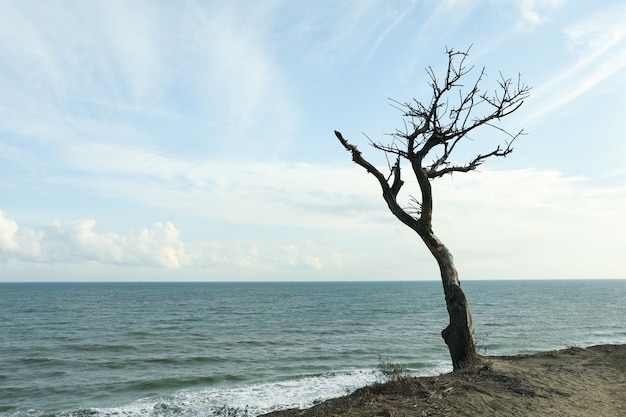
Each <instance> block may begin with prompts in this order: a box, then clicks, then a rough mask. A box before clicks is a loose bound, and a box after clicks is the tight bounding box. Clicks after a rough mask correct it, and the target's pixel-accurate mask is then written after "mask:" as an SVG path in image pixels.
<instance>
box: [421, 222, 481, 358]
mask: <svg viewBox="0 0 626 417" xmlns="http://www.w3.org/2000/svg"><path fill="white" fill-rule="evenodd" d="M420 237H421V238H422V240H424V242H425V243H426V245H427V246H428V248H429V249H430V251H431V253H432V254H433V256H434V257H435V259H436V260H437V263H438V264H439V270H440V272H441V281H442V283H443V291H444V294H445V298H446V307H447V309H448V315H449V316H450V324H449V325H448V326H447V327H446V328H445V329H443V331H442V332H441V336H443V340H444V341H445V342H446V345H448V350H449V351H450V357H451V358H452V367H453V369H454V370H457V369H461V368H465V367H467V366H469V365H471V363H472V362H473V360H474V359H475V357H476V347H475V345H474V327H473V325H472V315H471V314H470V309H469V305H468V304H467V299H466V298H465V294H464V293H463V290H462V289H461V284H460V282H459V276H458V273H457V271H456V268H455V267H454V260H453V258H452V254H451V253H450V251H448V248H446V246H445V245H444V244H443V243H442V242H441V241H440V240H439V239H438V238H437V236H435V235H434V233H433V232H432V231H431V230H428V231H422V233H420Z"/></svg>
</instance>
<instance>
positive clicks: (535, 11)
mask: <svg viewBox="0 0 626 417" xmlns="http://www.w3.org/2000/svg"><path fill="white" fill-rule="evenodd" d="M564 3H565V0H513V1H512V4H513V5H514V7H516V8H517V9H518V12H519V18H518V21H517V24H516V29H517V30H521V31H532V30H533V29H534V28H536V27H537V26H539V25H541V24H542V23H544V22H545V21H546V19H547V17H546V14H547V12H548V11H550V10H552V9H557V8H559V7H561V6H562V5H563V4H564Z"/></svg>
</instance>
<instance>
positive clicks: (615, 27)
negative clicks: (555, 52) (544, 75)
mask: <svg viewBox="0 0 626 417" xmlns="http://www.w3.org/2000/svg"><path fill="white" fill-rule="evenodd" d="M625 20H626V7H625V6H623V5H618V6H613V7H608V8H605V9H603V10H600V11H599V12H597V13H595V14H593V15H591V16H589V17H587V18H586V19H585V20H583V21H581V22H579V23H578V24H575V25H572V26H569V27H567V28H565V29H564V33H565V35H566V42H567V43H566V48H567V50H569V52H570V53H571V55H572V57H573V58H574V62H573V63H568V64H567V66H566V67H564V68H563V69H562V71H561V72H559V73H558V74H556V75H554V76H553V77H552V78H551V79H549V80H548V81H547V82H545V83H544V84H542V85H539V86H537V88H535V89H534V90H533V94H532V96H531V101H532V102H533V106H532V108H534V109H535V111H534V112H533V113H531V114H530V116H529V120H532V119H535V118H539V117H546V116H547V115H549V114H550V113H551V112H553V111H555V110H557V109H559V108H561V107H563V106H565V105H566V104H568V103H570V102H571V101H573V100H575V99H576V98H578V97H580V96H581V95H582V94H584V93H586V92H588V91H589V90H591V89H592V88H593V87H595V86H597V85H598V84H600V83H602V82H604V81H605V80H608V79H609V78H611V77H612V76H613V75H615V74H617V73H619V72H621V71H623V70H624V69H625V68H626V27H624V24H623V22H624V21H625Z"/></svg>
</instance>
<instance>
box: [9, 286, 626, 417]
mask: <svg viewBox="0 0 626 417" xmlns="http://www.w3.org/2000/svg"><path fill="white" fill-rule="evenodd" d="M463 288H464V290H465V292H466V294H467V297H468V300H469V302H470V307H471V309H472V314H473V318H474V322H475V323H474V324H475V331H476V340H477V342H478V344H479V347H480V348H481V349H483V351H484V353H487V354H493V355H501V354H517V353H531V352H536V351H541V350H550V349H557V348H563V347H566V346H571V345H577V346H588V345H592V344H602V343H626V327H625V325H624V320H623V317H626V304H625V303H624V301H625V300H626V281H625V280H586V281H579V280H559V281H467V282H465V283H463ZM446 324H447V313H446V310H445V305H444V303H443V295H442V290H441V284H440V283H439V282H428V281H426V282H425V281H421V282H420V281H417V282H368V283H365V282H352V283H349V282H340V283H336V282H335V283H295V282H293V283H123V284H120V283H71V284H70V283H56V284H0V417H9V416H11V417H23V416H79V415H93V416H112V415H121V416H164V417H166V416H174V415H176V416H198V415H206V416H210V415H215V414H216V413H217V412H218V411H219V410H223V409H224V408H225V407H226V408H230V409H240V410H247V413H248V414H249V415H255V414H258V413H261V412H267V411H271V410H273V409H277V408H284V407H304V406H310V405H312V404H313V403H314V402H316V401H321V400H324V399H327V398H330V397H334V396H339V395H343V394H346V393H347V392H349V391H351V390H353V389H355V388H358V387H359V386H362V385H365V384H367V383H371V382H373V381H375V380H376V379H378V378H379V375H377V373H376V367H377V365H378V363H379V356H380V355H382V356H383V357H385V358H387V359H389V360H391V361H393V362H397V363H399V364H401V365H403V366H404V367H405V368H408V369H410V370H411V372H412V373H413V374H416V375H425V374H437V373H441V372H446V371H448V370H450V364H449V358H448V352H447V350H446V347H445V345H444V344H443V341H442V339H441V337H440V336H439V333H440V331H441V329H442V328H443V327H445V326H446Z"/></svg>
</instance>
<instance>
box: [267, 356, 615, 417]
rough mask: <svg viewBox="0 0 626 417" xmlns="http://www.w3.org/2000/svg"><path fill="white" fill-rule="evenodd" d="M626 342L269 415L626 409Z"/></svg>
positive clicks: (365, 391)
mask: <svg viewBox="0 0 626 417" xmlns="http://www.w3.org/2000/svg"><path fill="white" fill-rule="evenodd" d="M624 415H626V345H597V346H591V347H588V348H579V347H571V348H567V349H562V350H555V351H549V352H542V353H537V354H532V355H516V356H484V357H482V356H481V357H480V358H479V359H478V360H477V363H476V364H475V365H474V366H472V367H471V368H469V369H465V370H462V371H457V372H451V373H447V374H443V375H440V376H433V377H419V378H413V377H407V378H403V379H397V380H392V381H389V382H386V383H380V384H374V385H371V386H368V387H365V388H362V389H359V390H357V391H355V392H354V393H352V394H351V395H349V396H345V397H341V398H335V399H331V400H328V401H326V402H324V403H322V404H318V405H316V406H315V407H313V408H309V409H307V410H295V409H293V410H284V411H277V412H272V413H269V414H265V415H264V417H321V416H336V417H344V416H345V417H353V416H361V417H368V416H371V417H374V416H377V417H378V416H380V417H400V416H604V417H610V416H624Z"/></svg>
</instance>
